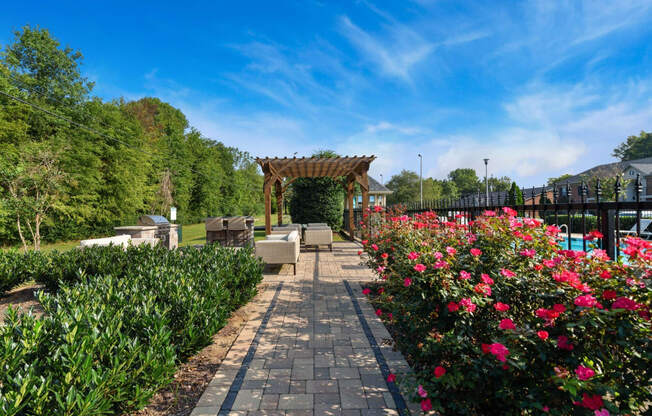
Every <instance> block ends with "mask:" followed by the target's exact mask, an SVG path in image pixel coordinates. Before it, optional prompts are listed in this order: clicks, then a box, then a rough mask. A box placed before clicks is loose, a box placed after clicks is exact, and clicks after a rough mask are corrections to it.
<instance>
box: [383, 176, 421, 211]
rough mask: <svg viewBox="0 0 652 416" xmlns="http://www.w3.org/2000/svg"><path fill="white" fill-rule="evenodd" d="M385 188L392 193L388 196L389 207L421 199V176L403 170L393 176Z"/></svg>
mask: <svg viewBox="0 0 652 416" xmlns="http://www.w3.org/2000/svg"><path fill="white" fill-rule="evenodd" d="M385 186H386V187H387V188H388V189H390V190H391V191H392V193H391V194H389V195H388V196H387V204H388V205H392V204H398V203H403V202H411V201H417V200H418V199H419V175H417V174H416V173H415V172H412V171H410V170H402V171H401V173H397V174H396V175H393V176H392V177H391V178H390V179H389V181H388V182H387V183H386V184H385Z"/></svg>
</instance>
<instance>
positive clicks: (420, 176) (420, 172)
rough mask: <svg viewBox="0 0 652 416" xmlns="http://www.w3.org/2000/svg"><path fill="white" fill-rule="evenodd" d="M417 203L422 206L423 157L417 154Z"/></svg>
mask: <svg viewBox="0 0 652 416" xmlns="http://www.w3.org/2000/svg"><path fill="white" fill-rule="evenodd" d="M417 156H419V202H420V203H421V204H422V205H423V156H421V153H419V154H418V155H417Z"/></svg>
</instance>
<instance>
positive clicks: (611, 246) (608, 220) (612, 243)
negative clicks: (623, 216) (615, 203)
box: [600, 209, 616, 257]
mask: <svg viewBox="0 0 652 416" xmlns="http://www.w3.org/2000/svg"><path fill="white" fill-rule="evenodd" d="M615 217H616V216H615V210H613V209H608V210H607V209H601V210H600V218H601V220H602V221H601V222H602V224H601V228H602V232H603V233H604V238H603V239H602V249H603V250H604V251H606V252H607V254H608V255H609V257H613V255H614V252H615V249H616V229H615V221H614V219H615Z"/></svg>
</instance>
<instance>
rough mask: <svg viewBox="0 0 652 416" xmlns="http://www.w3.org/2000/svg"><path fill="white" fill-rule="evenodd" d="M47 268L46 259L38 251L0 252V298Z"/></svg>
mask: <svg viewBox="0 0 652 416" xmlns="http://www.w3.org/2000/svg"><path fill="white" fill-rule="evenodd" d="M47 266H48V258H47V257H46V256H45V255H43V254H42V253H41V252H38V251H28V252H27V253H25V254H19V253H18V252H17V251H15V250H12V251H0V296H2V295H3V294H4V293H5V292H6V291H8V290H11V289H12V288H14V287H16V286H18V285H20V284H22V283H25V282H27V281H29V280H32V279H33V278H34V276H37V275H40V274H41V273H42V272H43V270H46V269H47Z"/></svg>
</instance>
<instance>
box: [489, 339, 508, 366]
mask: <svg viewBox="0 0 652 416" xmlns="http://www.w3.org/2000/svg"><path fill="white" fill-rule="evenodd" d="M489 352H490V353H492V354H493V355H494V356H496V359H497V360H498V361H500V362H503V363H504V362H505V361H506V360H507V359H506V358H505V357H506V356H507V355H509V350H508V349H507V347H505V346H504V345H503V344H501V343H499V342H495V343H493V344H491V345H489Z"/></svg>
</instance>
